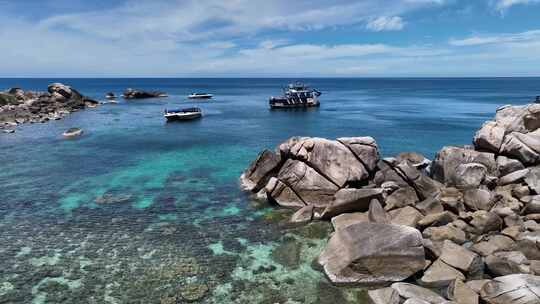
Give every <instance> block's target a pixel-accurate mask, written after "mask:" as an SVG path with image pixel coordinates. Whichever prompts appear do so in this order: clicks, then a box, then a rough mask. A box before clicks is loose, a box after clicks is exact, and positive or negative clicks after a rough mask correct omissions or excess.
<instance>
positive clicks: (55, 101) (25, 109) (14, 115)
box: [0, 83, 98, 130]
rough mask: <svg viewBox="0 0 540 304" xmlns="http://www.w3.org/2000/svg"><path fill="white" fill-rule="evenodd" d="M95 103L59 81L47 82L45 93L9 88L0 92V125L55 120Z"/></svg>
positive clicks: (7, 125)
mask: <svg viewBox="0 0 540 304" xmlns="http://www.w3.org/2000/svg"><path fill="white" fill-rule="evenodd" d="M97 105H98V102H97V101H95V100H92V99H90V98H88V97H85V96H83V95H82V94H81V93H79V92H78V91H77V90H75V89H73V88H71V87H70V86H67V85H64V84H61V83H52V84H50V85H49V86H48V88H47V92H31V91H23V90H22V89H20V88H11V89H8V90H6V91H5V92H0V128H6V129H9V130H12V128H13V127H15V126H17V125H18V124H22V123H37V122H47V121H49V120H58V119H61V118H63V117H64V116H65V115H67V114H69V113H70V112H75V111H79V110H81V109H84V108H88V107H95V106H97Z"/></svg>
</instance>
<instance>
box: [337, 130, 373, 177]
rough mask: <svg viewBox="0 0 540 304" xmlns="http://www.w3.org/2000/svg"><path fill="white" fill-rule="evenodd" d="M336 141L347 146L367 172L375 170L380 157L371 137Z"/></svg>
mask: <svg viewBox="0 0 540 304" xmlns="http://www.w3.org/2000/svg"><path fill="white" fill-rule="evenodd" d="M337 141H338V142H340V143H342V144H344V145H345V146H347V148H349V149H350V150H351V151H352V153H353V154H354V155H355V156H356V158H357V159H358V160H359V161H360V162H362V164H363V165H364V167H365V168H366V169H367V170H368V171H369V172H373V171H374V170H375V168H376V167H377V162H378V161H379V157H380V156H379V147H378V146H377V142H376V141H375V139H373V137H369V136H365V137H341V138H338V139H337Z"/></svg>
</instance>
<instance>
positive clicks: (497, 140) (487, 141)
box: [473, 121, 505, 152]
mask: <svg viewBox="0 0 540 304" xmlns="http://www.w3.org/2000/svg"><path fill="white" fill-rule="evenodd" d="M504 133H505V130H504V128H503V127H500V126H498V125H497V123H496V122H494V121H488V122H486V123H484V125H482V128H480V130H478V132H476V135H475V136H474V139H473V142H474V145H475V147H476V148H477V149H480V150H486V151H492V152H498V151H499V149H500V148H501V145H502V142H503V139H504Z"/></svg>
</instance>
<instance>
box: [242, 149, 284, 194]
mask: <svg viewBox="0 0 540 304" xmlns="http://www.w3.org/2000/svg"><path fill="white" fill-rule="evenodd" d="M280 165H281V157H280V156H279V155H277V154H276V153H274V152H272V151H270V150H264V151H263V152H261V153H260V154H259V156H257V159H255V161H253V162H252V163H251V164H250V165H249V167H248V168H247V169H246V170H245V171H244V173H242V175H241V176H240V182H241V185H242V188H243V189H244V190H248V191H253V192H257V191H259V190H261V189H262V188H263V187H264V186H265V185H266V184H267V183H268V180H269V179H270V177H271V175H272V174H273V173H274V174H275V173H277V170H279V166H280Z"/></svg>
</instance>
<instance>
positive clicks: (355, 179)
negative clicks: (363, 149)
mask: <svg viewBox="0 0 540 304" xmlns="http://www.w3.org/2000/svg"><path fill="white" fill-rule="evenodd" d="M375 147H376V146H375ZM289 153H290V155H289V157H290V158H292V159H296V160H300V161H302V162H304V163H306V164H307V165H309V166H310V167H311V168H313V169H314V170H315V171H317V172H318V173H319V174H320V175H322V176H324V177H325V178H327V179H328V180H329V181H331V182H332V183H334V184H335V185H336V186H337V187H340V188H343V187H345V186H346V185H357V184H360V183H361V182H364V181H366V180H367V179H368V178H369V171H368V169H367V168H366V167H364V165H363V164H362V162H361V161H360V160H359V158H357V156H356V155H355V154H353V152H352V150H351V149H349V148H348V147H347V146H345V145H344V144H342V143H340V142H337V141H333V140H328V139H324V138H306V139H303V140H300V141H298V142H297V143H296V144H294V145H293V146H292V147H291V148H290V150H289ZM370 157H372V156H370Z"/></svg>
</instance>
